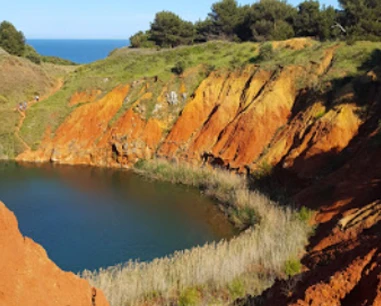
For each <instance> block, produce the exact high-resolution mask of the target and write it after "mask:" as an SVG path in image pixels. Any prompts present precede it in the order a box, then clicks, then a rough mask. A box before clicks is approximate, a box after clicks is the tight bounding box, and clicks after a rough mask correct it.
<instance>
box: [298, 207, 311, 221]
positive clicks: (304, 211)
mask: <svg viewBox="0 0 381 306" xmlns="http://www.w3.org/2000/svg"><path fill="white" fill-rule="evenodd" d="M313 214H314V212H313V210H311V209H308V208H307V207H305V206H303V207H302V208H301V209H300V210H299V212H298V213H297V216H298V219H299V220H300V221H303V222H309V221H310V220H311V218H312V216H313Z"/></svg>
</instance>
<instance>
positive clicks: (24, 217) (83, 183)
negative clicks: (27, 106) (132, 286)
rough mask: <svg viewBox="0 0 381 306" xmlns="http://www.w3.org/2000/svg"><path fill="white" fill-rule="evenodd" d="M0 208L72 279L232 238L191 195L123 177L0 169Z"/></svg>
mask: <svg viewBox="0 0 381 306" xmlns="http://www.w3.org/2000/svg"><path fill="white" fill-rule="evenodd" d="M0 200H2V201H4V202H5V203H6V205H7V206H8V207H9V208H10V209H11V210H13V211H14V212H15V214H16V216H17V218H18V219H19V224H20V229H21V230H22V232H23V234H25V235H27V236H30V237H32V238H33V239H35V240H36V241H37V242H39V243H41V244H42V245H43V246H44V247H45V249H46V250H47V251H48V253H49V256H50V257H51V258H52V259H53V260H54V261H55V262H56V263H57V264H58V265H59V266H60V267H61V268H63V269H66V270H72V271H75V272H76V271H79V270H83V269H85V268H86V269H96V268H99V267H106V266H109V265H114V264H117V263H120V262H124V261H127V260H128V259H141V260H151V259H153V258H155V257H161V256H164V255H167V254H170V253H172V252H174V251H176V250H181V249H185V248H190V247H192V246H195V245H199V244H204V243H205V242H207V241H214V240H219V239H222V238H229V237H231V236H232V235H233V229H232V227H231V225H230V224H229V223H228V221H227V220H226V218H225V216H224V215H223V214H222V213H221V212H220V211H219V210H218V208H217V207H216V206H215V205H214V204H213V202H212V201H211V200H210V199H208V198H206V197H203V196H201V195H200V194H199V192H198V191H197V190H193V189H189V188H186V187H184V186H174V185H171V184H168V183H162V182H151V181H149V180H146V179H143V178H141V177H139V176H137V175H135V174H133V173H132V172H128V171H123V170H110V169H98V168H90V167H68V166H53V165H50V164H44V165H38V166H36V165H30V164H29V165H18V164H15V163H0Z"/></svg>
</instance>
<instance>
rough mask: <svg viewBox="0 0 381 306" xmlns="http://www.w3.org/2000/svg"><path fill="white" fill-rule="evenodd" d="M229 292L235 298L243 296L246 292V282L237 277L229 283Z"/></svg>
mask: <svg viewBox="0 0 381 306" xmlns="http://www.w3.org/2000/svg"><path fill="white" fill-rule="evenodd" d="M228 289H229V293H230V295H231V297H232V298H233V300H236V299H238V298H240V297H243V296H244V295H245V293H246V288H245V284H244V283H243V281H242V280H241V279H238V278H236V279H235V280H233V281H232V282H231V283H230V284H229V285H228Z"/></svg>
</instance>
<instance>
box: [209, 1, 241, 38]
mask: <svg viewBox="0 0 381 306" xmlns="http://www.w3.org/2000/svg"><path fill="white" fill-rule="evenodd" d="M243 13H244V12H243V10H242V9H241V8H240V7H239V6H238V3H237V1H236V0H222V1H220V2H217V3H214V4H213V5H212V12H211V13H209V18H210V19H211V21H212V24H213V26H212V32H213V34H215V35H217V36H219V37H220V38H227V39H233V38H234V36H235V34H236V28H237V26H238V25H239V24H240V23H242V22H243V20H244V14H243Z"/></svg>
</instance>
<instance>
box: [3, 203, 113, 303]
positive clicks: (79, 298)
mask: <svg viewBox="0 0 381 306" xmlns="http://www.w3.org/2000/svg"><path fill="white" fill-rule="evenodd" d="M0 249H1V252H0V274H1V278H0V305H7V306H20V305H39V306H45V305H46V306H53V305H56V306H69V305H70V306H107V305H109V304H108V303H107V301H106V299H105V297H104V295H103V293H102V291H100V290H98V289H96V288H92V287H91V286H90V285H89V284H88V282H87V281H85V280H83V279H80V278H79V277H78V276H76V275H74V274H73V273H68V272H64V271H62V270H60V268H58V267H57V266H56V265H55V264H54V263H53V262H52V261H51V260H50V259H49V258H48V256H47V254H46V251H45V250H44V249H43V247H41V246H40V245H39V244H37V243H35V242H34V241H33V240H31V239H29V238H28V237H24V236H23V235H22V234H21V233H20V231H19V229H18V223H17V219H16V217H15V215H14V214H13V213H12V212H10V211H9V210H8V209H7V208H6V207H5V205H4V204H3V203H1V202H0Z"/></svg>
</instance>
